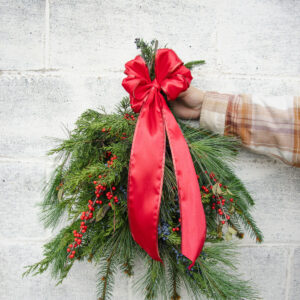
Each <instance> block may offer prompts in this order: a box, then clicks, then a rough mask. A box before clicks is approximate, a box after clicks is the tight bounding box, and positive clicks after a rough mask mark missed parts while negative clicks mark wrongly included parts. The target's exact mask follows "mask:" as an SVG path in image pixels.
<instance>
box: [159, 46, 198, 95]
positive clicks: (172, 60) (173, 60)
mask: <svg viewBox="0 0 300 300" xmlns="http://www.w3.org/2000/svg"><path fill="white" fill-rule="evenodd" d="M155 75H156V78H157V81H158V82H159V83H160V85H161V88H162V90H163V91H164V92H165V94H166V95H167V97H168V100H175V99H176V98H177V97H178V95H179V94H180V93H181V92H183V91H185V90H186V89H187V88H188V87H189V85H190V83H191V81H192V79H193V77H192V75H191V72H190V70H189V69H188V68H186V67H185V66H184V65H183V62H182V61H181V60H180V58H179V57H178V56H177V54H176V53H175V52H174V51H173V50H171V49H159V50H158V51H157V55H156V60H155Z"/></svg>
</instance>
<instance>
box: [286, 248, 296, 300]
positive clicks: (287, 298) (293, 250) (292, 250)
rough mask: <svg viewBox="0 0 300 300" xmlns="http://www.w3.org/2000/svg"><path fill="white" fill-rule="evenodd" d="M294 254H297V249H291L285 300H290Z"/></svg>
mask: <svg viewBox="0 0 300 300" xmlns="http://www.w3.org/2000/svg"><path fill="white" fill-rule="evenodd" d="M294 253H295V248H294V247H292V248H289V257H288V263H287V268H286V283H285V300H289V297H290V288H291V281H292V276H291V272H292V271H291V270H292V264H293V260H294Z"/></svg>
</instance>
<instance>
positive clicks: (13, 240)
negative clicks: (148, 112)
mask: <svg viewBox="0 0 300 300" xmlns="http://www.w3.org/2000/svg"><path fill="white" fill-rule="evenodd" d="M136 37H143V38H145V39H148V40H150V39H152V38H157V39H158V40H159V41H160V43H161V45H164V44H166V43H167V44H168V46H169V47H171V48H173V49H174V50H175V51H176V52H177V53H178V55H179V56H180V57H181V58H182V59H183V60H184V61H188V60H192V59H205V60H206V62H207V64H206V65H205V66H203V67H201V68H199V69H197V70H195V71H194V72H193V75H194V78H195V80H194V85H196V86H198V87H199V88H201V89H203V90H215V91H219V92H231V93H249V94H257V93H259V94H266V95H300V1H299V0H282V1H279V0H264V1H259V0H249V1H243V0H240V1H238V0H232V1H229V0H219V1H218V0H202V1H201V0H185V1H183V0H171V1H149V0H144V1H138V0H132V1H126V0H123V1H121V0H119V1H116V0H110V1H104V0H103V1H100V0H99V1H96V0H74V1H71V0H68V1H66V0H60V1H58V0H57V1H54V0H18V1H17V0H15V1H13V0H0V141H1V142H0V228H1V230H0V266H1V267H0V299H3V300H7V299H11V300H12V299H13V300H17V299H18V300H19V299H25V300H40V299H45V300H46V299H51V300H52V299H67V298H68V299H96V290H95V279H96V269H95V268H94V267H93V266H92V265H91V264H76V265H75V267H74V269H73V270H72V271H71V274H70V276H69V278H68V279H66V281H65V282H64V283H63V284H62V285H60V286H58V287H55V282H54V281H53V280H51V279H50V276H49V274H46V275H43V276H39V277H34V278H31V277H29V278H25V279H22V278H21V274H22V272H23V267H24V266H25V265H28V264H31V263H33V262H35V261H37V260H39V259H40V258H41V257H42V248H41V246H42V244H43V243H44V242H45V241H47V240H48V239H49V237H51V232H49V231H45V230H44V229H43V227H42V225H41V224H40V223H39V222H38V207H37V206H36V204H37V203H38V202H39V201H40V200H41V193H40V190H41V185H42V183H43V181H44V180H45V179H46V178H47V176H49V172H50V171H51V168H52V167H53V164H52V161H51V160H49V158H47V157H46V156H45V153H46V151H47V150H48V149H49V148H50V147H51V146H52V145H53V143H52V141H51V140H49V139H48V138H47V137H49V136H50V137H64V133H63V130H62V124H67V125H68V127H69V128H72V126H73V122H74V121H75V119H76V118H77V116H78V115H79V114H80V113H81V112H83V111H84V110H85V109H86V108H97V107H99V106H100V105H105V106H106V107H107V108H108V109H112V108H113V106H114V105H115V104H116V103H117V102H118V101H119V100H120V99H121V97H122V96H124V95H125V94H126V93H125V91H124V90H123V88H122V87H121V80H122V78H123V73H122V72H123V69H124V63H125V62H126V61H128V60H129V59H132V58H133V57H134V56H135V55H136V54H137V51H136V49H135V45H134V44H133V41H134V38H136ZM236 170H237V173H238V174H239V175H240V176H241V178H242V179H243V180H244V182H245V183H246V186H247V187H248V189H249V190H250V192H251V193H252V195H253V197H254V199H255V200H256V203H257V206H256V210H255V211H254V214H255V216H256V219H257V222H258V224H259V226H260V227H261V229H262V230H263V232H264V234H265V242H264V243H263V244H262V245H257V244H256V243H255V242H253V241H252V240H249V239H247V238H246V239H245V240H244V241H242V242H241V244H240V248H241V253H242V255H241V267H240V268H241V270H242V271H243V272H244V274H245V275H244V276H245V278H248V279H252V280H253V281H254V283H255V284H256V285H257V287H258V289H259V291H260V292H261V295H262V298H263V299H272V300H281V299H285V300H288V299H290V300H294V299H300V271H299V270H300V233H299V230H300V218H299V214H300V199H299V196H300V182H299V179H300V170H299V169H295V168H291V167H288V166H285V165H283V164H282V163H280V162H276V161H273V160H272V159H269V158H266V157H265V156H260V155H256V154H251V153H249V152H246V151H243V152H242V153H241V154H240V155H239V157H238V160H237V162H236ZM183 294H185V293H184V292H183ZM114 299H121V300H123V299H131V300H133V299H141V297H140V296H139V295H136V294H135V291H134V290H133V288H132V282H131V281H130V280H127V279H125V278H120V279H118V280H117V286H116V289H115V292H114ZM183 299H188V297H187V296H184V297H183Z"/></svg>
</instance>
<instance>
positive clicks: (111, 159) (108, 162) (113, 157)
mask: <svg viewBox="0 0 300 300" xmlns="http://www.w3.org/2000/svg"><path fill="white" fill-rule="evenodd" d="M110 153H111V152H110ZM109 157H110V159H109V160H108V161H107V167H108V168H110V167H112V166H113V164H114V160H115V159H117V156H116V155H109V156H108V158H109Z"/></svg>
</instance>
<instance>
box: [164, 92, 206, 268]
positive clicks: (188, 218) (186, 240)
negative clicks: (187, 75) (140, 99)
mask: <svg viewBox="0 0 300 300" xmlns="http://www.w3.org/2000/svg"><path fill="white" fill-rule="evenodd" d="M161 97H162V96H161ZM162 104H163V118H164V121H165V126H166V131H167V135H168V139H169V143H170V147H171V152H172V158H173V164H174V169H175V174H176V180H177V186H178V196H179V204H180V216H181V252H182V254H183V255H184V256H186V257H187V258H188V259H190V260H191V261H192V264H191V266H190V267H192V266H193V265H194V263H195V261H196V259H197V258H198V256H199V254H200V252H201V250H202V248H203V245H204V242H205V237H206V221H205V213H204V209H203V206H202V202H201V193H200V189H199V183H198V179H197V175H196V171H195V168H194V164H193V160H192V157H191V154H190V151H189V147H188V145H187V143H186V140H185V138H184V136H183V133H182V131H181V129H180V127H179V125H178V123H177V122H176V120H175V118H174V116H173V114H172V113H171V111H170V109H169V107H168V106H167V104H166V102H165V101H163V100H162Z"/></svg>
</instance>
